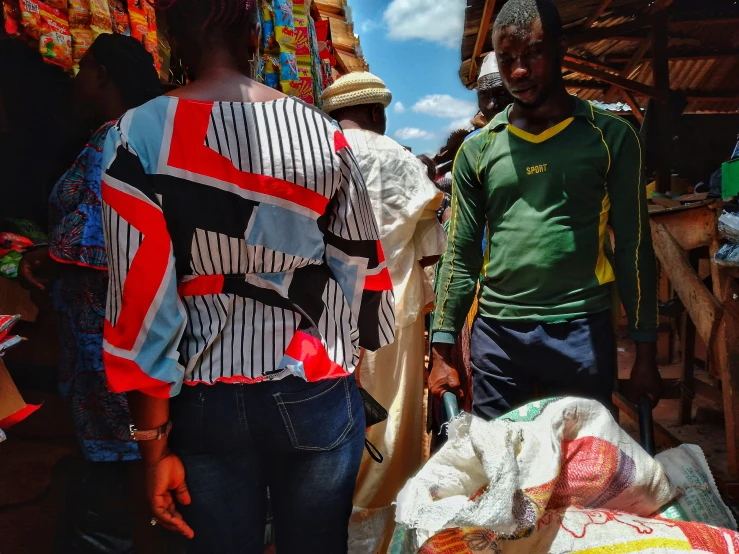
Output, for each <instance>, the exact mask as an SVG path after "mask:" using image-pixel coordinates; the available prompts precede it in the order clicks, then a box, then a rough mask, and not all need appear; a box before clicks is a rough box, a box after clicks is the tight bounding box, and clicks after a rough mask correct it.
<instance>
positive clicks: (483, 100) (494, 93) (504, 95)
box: [477, 87, 511, 123]
mask: <svg viewBox="0 0 739 554" xmlns="http://www.w3.org/2000/svg"><path fill="white" fill-rule="evenodd" d="M510 103H511V97H510V95H509V94H508V91H506V90H505V89H504V88H503V87H499V88H493V89H487V90H480V89H477V106H478V107H479V108H480V112H482V115H483V117H484V118H485V121H486V122H487V123H490V122H491V121H492V120H493V118H494V117H495V116H496V115H498V114H499V113H500V112H502V111H503V109H504V108H505V107H506V106H507V105H508V104H510Z"/></svg>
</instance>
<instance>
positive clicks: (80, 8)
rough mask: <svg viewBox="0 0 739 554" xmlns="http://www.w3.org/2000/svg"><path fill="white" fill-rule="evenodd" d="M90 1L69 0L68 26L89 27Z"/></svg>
mask: <svg viewBox="0 0 739 554" xmlns="http://www.w3.org/2000/svg"><path fill="white" fill-rule="evenodd" d="M91 18H92V16H91V15H90V0H69V24H70V25H71V26H72V27H89V26H90V21H91Z"/></svg>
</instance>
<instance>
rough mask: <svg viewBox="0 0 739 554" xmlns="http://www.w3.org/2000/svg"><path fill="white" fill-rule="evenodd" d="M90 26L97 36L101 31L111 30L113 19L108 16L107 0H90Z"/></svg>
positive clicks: (108, 31)
mask: <svg viewBox="0 0 739 554" xmlns="http://www.w3.org/2000/svg"><path fill="white" fill-rule="evenodd" d="M90 15H91V17H92V19H91V25H90V28H91V29H92V30H93V32H94V33H95V36H98V35H100V34H102V33H112V32H113V21H112V20H111V18H110V6H109V5H108V0H90Z"/></svg>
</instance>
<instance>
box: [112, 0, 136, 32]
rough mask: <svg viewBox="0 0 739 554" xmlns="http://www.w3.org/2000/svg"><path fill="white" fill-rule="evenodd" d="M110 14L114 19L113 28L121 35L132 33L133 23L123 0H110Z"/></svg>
mask: <svg viewBox="0 0 739 554" xmlns="http://www.w3.org/2000/svg"><path fill="white" fill-rule="evenodd" d="M108 4H109V5H110V16H111V18H112V19H113V30H114V31H115V32H116V33H118V34H119V35H130V34H131V24H130V22H129V20H128V12H126V6H125V4H124V2H123V0H108Z"/></svg>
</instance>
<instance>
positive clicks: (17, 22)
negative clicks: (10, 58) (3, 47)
mask: <svg viewBox="0 0 739 554" xmlns="http://www.w3.org/2000/svg"><path fill="white" fill-rule="evenodd" d="M3 20H4V22H5V32H6V33H7V34H8V36H11V37H15V36H19V35H20V34H21V10H20V6H19V4H18V2H16V1H15V0H3Z"/></svg>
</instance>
